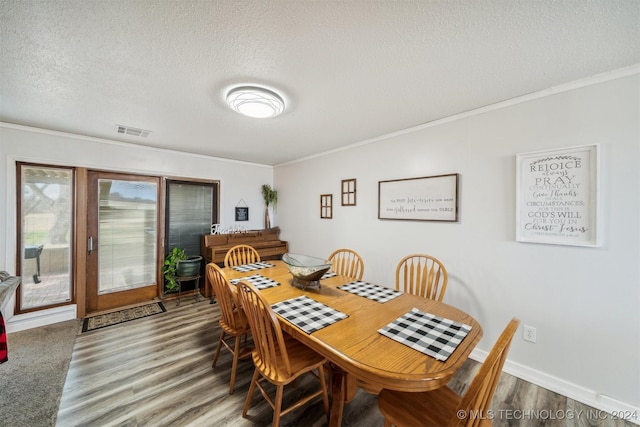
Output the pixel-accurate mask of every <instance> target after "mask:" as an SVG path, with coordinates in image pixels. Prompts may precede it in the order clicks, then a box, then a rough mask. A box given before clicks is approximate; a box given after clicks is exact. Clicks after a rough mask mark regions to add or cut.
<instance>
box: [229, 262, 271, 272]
mask: <svg viewBox="0 0 640 427" xmlns="http://www.w3.org/2000/svg"><path fill="white" fill-rule="evenodd" d="M269 267H273V264H269V263H268V262H262V261H260V262H254V263H251V264H243V265H235V266H233V267H231V268H233V269H234V270H235V271H239V272H241V273H246V272H247V271H254V270H261V269H263V268H269Z"/></svg>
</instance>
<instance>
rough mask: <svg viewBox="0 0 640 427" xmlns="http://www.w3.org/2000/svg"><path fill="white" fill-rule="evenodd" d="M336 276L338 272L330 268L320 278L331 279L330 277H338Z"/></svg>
mask: <svg viewBox="0 0 640 427" xmlns="http://www.w3.org/2000/svg"><path fill="white" fill-rule="evenodd" d="M336 276H337V274H336V273H334V272H333V271H331V270H329V271H327V272H326V273H324V274H323V275H322V277H321V278H320V280H323V279H329V278H331V277H336Z"/></svg>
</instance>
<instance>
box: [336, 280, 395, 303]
mask: <svg viewBox="0 0 640 427" xmlns="http://www.w3.org/2000/svg"><path fill="white" fill-rule="evenodd" d="M338 289H341V290H343V291H347V292H351V293H352V294H356V295H360V296H361V297H365V298H369V299H371V300H374V301H378V302H381V303H382V302H387V301H389V300H392V299H394V298H396V297H399V296H400V295H402V292H399V291H396V290H394V289H389V288H385V287H384V286H378V285H374V284H373V283H367V282H359V281H356V282H350V283H347V284H346V285H342V286H338Z"/></svg>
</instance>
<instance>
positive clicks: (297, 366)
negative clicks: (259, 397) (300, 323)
mask: <svg viewBox="0 0 640 427" xmlns="http://www.w3.org/2000/svg"><path fill="white" fill-rule="evenodd" d="M283 336H284V341H285V345H286V348H287V354H288V355H289V364H290V366H291V376H286V375H283V374H282V373H283V372H285V371H286V370H285V369H284V366H278V367H277V369H276V370H273V369H270V368H267V367H266V366H265V365H264V363H263V362H262V361H261V360H260V358H259V356H258V353H257V351H255V350H254V352H253V363H254V364H255V366H256V368H257V369H258V370H260V373H261V374H262V375H263V376H264V377H265V378H267V379H268V380H269V381H270V382H272V383H273V384H276V385H277V384H288V383H290V382H291V381H293V380H294V379H295V378H297V377H298V376H300V374H302V373H304V372H308V371H312V370H314V369H316V368H317V367H318V366H319V365H322V364H324V362H326V359H325V358H324V357H322V356H320V355H319V354H318V353H316V352H315V351H313V350H311V349H310V348H309V347H307V346H306V345H304V344H302V343H301V342H300V341H298V340H296V339H295V338H293V337H291V336H290V335H287V334H283ZM277 353H278V357H277V360H278V361H279V362H282V357H279V356H280V352H279V351H278V352H277Z"/></svg>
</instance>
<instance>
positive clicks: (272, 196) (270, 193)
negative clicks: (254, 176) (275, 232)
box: [262, 184, 278, 229]
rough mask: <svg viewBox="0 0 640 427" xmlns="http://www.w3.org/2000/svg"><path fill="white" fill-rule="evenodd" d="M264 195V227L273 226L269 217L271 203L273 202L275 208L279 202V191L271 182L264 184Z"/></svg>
mask: <svg viewBox="0 0 640 427" xmlns="http://www.w3.org/2000/svg"><path fill="white" fill-rule="evenodd" d="M262 197H263V198H264V205H265V206H264V228H265V229H268V228H271V218H269V205H270V204H273V209H274V210H275V208H276V204H277V203H278V191H277V190H274V189H273V188H271V186H270V185H269V184H264V185H263V186H262Z"/></svg>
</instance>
